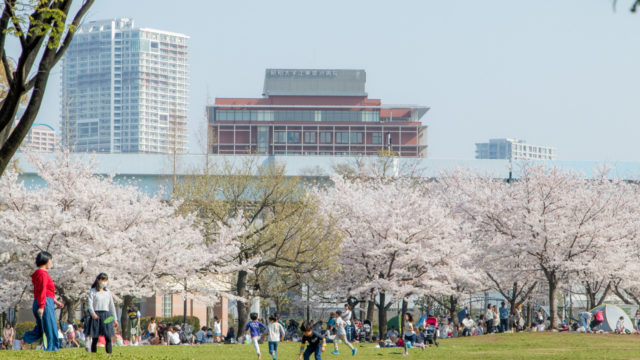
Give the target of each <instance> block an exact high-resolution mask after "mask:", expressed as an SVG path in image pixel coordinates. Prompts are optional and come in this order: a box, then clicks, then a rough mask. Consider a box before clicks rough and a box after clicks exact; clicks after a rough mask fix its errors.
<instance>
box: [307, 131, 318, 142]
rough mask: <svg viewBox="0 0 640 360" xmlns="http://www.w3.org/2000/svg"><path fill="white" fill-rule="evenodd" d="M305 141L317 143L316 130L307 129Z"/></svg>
mask: <svg viewBox="0 0 640 360" xmlns="http://www.w3.org/2000/svg"><path fill="white" fill-rule="evenodd" d="M304 142H305V144H315V143H316V133H315V131H305V132H304Z"/></svg>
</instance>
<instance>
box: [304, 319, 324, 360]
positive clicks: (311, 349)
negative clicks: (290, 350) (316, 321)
mask: <svg viewBox="0 0 640 360" xmlns="http://www.w3.org/2000/svg"><path fill="white" fill-rule="evenodd" d="M300 331H301V332H302V341H301V343H300V355H298V360H302V358H303V357H304V360H310V359H311V354H313V355H314V357H315V360H322V353H323V352H324V351H325V350H326V347H327V342H326V339H325V338H324V337H322V335H321V334H319V333H318V332H316V331H313V323H312V322H310V321H305V322H303V323H302V325H300ZM304 344H307V348H306V349H305V348H304Z"/></svg>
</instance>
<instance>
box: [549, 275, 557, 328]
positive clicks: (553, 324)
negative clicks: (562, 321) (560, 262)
mask: <svg viewBox="0 0 640 360" xmlns="http://www.w3.org/2000/svg"><path fill="white" fill-rule="evenodd" d="M548 282H549V322H550V325H549V327H550V328H551V329H557V328H558V303H557V297H558V281H557V280H556V279H555V276H554V275H550V276H549V277H548Z"/></svg>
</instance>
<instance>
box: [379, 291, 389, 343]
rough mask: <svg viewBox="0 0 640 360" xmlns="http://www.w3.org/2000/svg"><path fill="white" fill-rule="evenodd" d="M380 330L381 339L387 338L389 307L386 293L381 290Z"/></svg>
mask: <svg viewBox="0 0 640 360" xmlns="http://www.w3.org/2000/svg"><path fill="white" fill-rule="evenodd" d="M378 298H379V299H378V301H379V302H378V304H377V305H378V330H379V331H380V339H383V340H384V339H386V338H387V307H386V306H385V304H386V302H387V301H386V294H385V293H383V292H381V293H380V294H379V295H378Z"/></svg>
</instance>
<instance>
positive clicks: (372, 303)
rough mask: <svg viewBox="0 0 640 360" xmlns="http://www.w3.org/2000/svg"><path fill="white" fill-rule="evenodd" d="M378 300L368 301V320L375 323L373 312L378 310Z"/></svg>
mask: <svg viewBox="0 0 640 360" xmlns="http://www.w3.org/2000/svg"><path fill="white" fill-rule="evenodd" d="M375 307H376V302H375V301H374V300H369V301H367V320H369V322H370V323H371V324H373V313H374V312H375V311H376V308H375Z"/></svg>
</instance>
